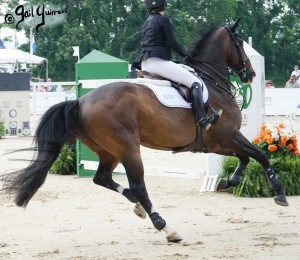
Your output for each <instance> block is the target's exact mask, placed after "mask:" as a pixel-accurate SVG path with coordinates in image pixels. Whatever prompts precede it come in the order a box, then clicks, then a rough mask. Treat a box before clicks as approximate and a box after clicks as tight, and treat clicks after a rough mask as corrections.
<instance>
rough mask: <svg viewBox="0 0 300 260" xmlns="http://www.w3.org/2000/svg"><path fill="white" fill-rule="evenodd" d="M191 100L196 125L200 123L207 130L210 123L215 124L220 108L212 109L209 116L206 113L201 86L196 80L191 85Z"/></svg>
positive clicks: (219, 114) (220, 112) (220, 111)
mask: <svg viewBox="0 0 300 260" xmlns="http://www.w3.org/2000/svg"><path fill="white" fill-rule="evenodd" d="M191 101H192V110H193V115H194V117H195V122H196V125H200V126H201V127H202V128H204V129H205V130H208V129H209V128H210V127H211V125H212V124H215V123H216V122H217V120H218V118H219V117H220V116H221V114H222V112H223V110H222V109H219V110H217V111H214V112H213V114H212V115H211V116H208V115H207V114H206V110H205V107H204V102H203V94H202V86H201V85H200V84H199V83H198V82H194V83H193V85H192V87H191Z"/></svg>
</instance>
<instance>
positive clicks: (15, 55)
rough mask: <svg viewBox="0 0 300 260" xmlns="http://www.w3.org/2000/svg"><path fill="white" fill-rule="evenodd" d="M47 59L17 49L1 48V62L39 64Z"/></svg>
mask: <svg viewBox="0 0 300 260" xmlns="http://www.w3.org/2000/svg"><path fill="white" fill-rule="evenodd" d="M44 61H46V59H45V58H42V57H39V56H36V55H32V54H30V53H28V52H24V51H21V50H17V49H0V64H15V63H26V64H32V65H38V64H41V63H43V62H44Z"/></svg>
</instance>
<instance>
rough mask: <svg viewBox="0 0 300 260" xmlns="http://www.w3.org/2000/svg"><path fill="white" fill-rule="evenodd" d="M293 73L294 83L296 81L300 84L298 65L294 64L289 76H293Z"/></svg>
mask: <svg viewBox="0 0 300 260" xmlns="http://www.w3.org/2000/svg"><path fill="white" fill-rule="evenodd" d="M293 75H295V77H296V83H297V84H298V85H300V70H299V68H298V65H295V66H294V70H293V72H292V74H291V76H293ZM298 87H299V86H298Z"/></svg>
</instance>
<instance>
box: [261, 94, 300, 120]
mask: <svg viewBox="0 0 300 260" xmlns="http://www.w3.org/2000/svg"><path fill="white" fill-rule="evenodd" d="M265 109H266V111H265V113H266V116H274V115H279V116H286V115H291V114H295V115H297V116H300V89H299V88H271V89H265Z"/></svg>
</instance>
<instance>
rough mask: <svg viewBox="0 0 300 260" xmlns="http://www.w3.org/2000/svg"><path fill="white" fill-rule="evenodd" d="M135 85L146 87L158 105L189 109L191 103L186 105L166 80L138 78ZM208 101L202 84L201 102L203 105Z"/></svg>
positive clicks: (206, 92) (205, 89)
mask: <svg viewBox="0 0 300 260" xmlns="http://www.w3.org/2000/svg"><path fill="white" fill-rule="evenodd" d="M135 83H137V84H142V85H146V86H147V87H148V88H150V89H151V90H152V91H153V92H154V94H155V96H156V97H157V99H158V100H159V102H160V103H162V104H163V105H164V106H167V107H180V108H191V103H188V102H186V101H185V100H184V98H183V97H182V96H181V95H180V94H179V92H178V91H177V90H176V89H175V88H174V87H172V86H171V82H170V81H168V80H152V79H145V78H138V79H136V80H135ZM207 99H208V91H207V88H206V85H205V84H204V82H203V101H204V103H205V102H206V101H207Z"/></svg>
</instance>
